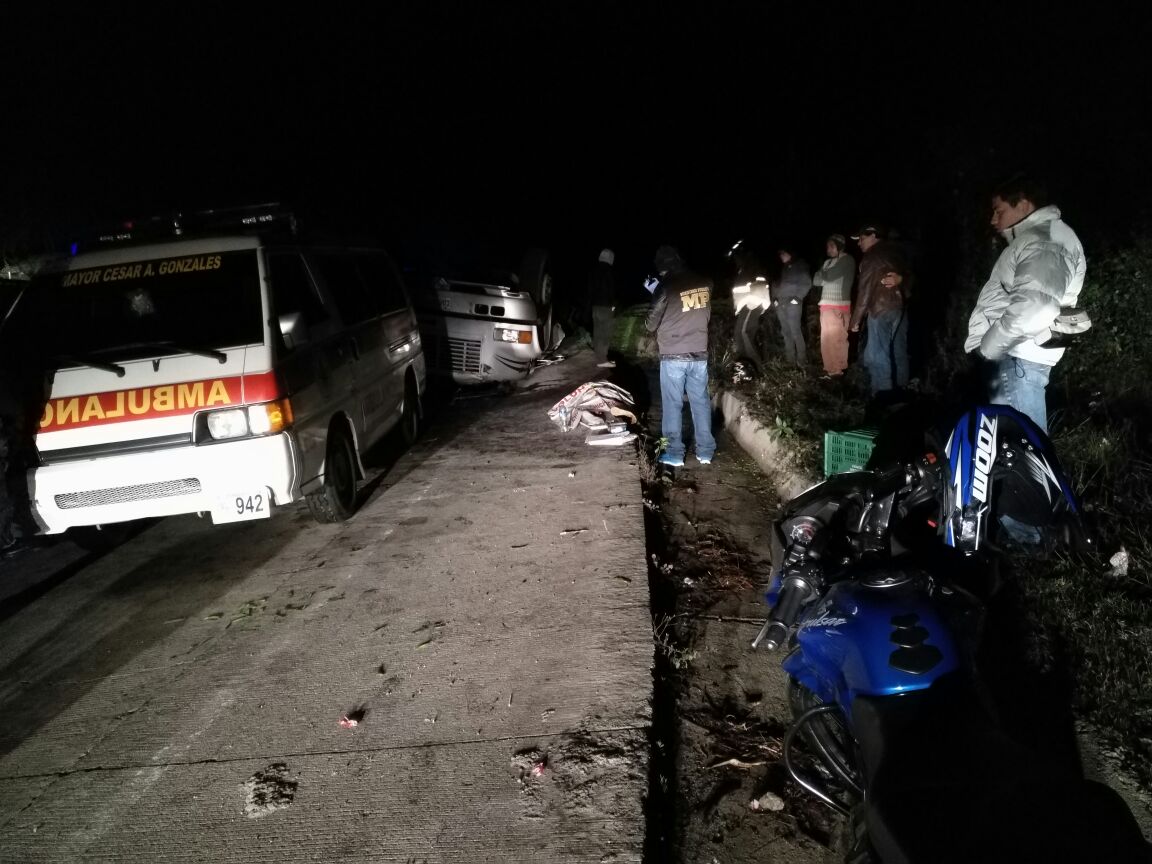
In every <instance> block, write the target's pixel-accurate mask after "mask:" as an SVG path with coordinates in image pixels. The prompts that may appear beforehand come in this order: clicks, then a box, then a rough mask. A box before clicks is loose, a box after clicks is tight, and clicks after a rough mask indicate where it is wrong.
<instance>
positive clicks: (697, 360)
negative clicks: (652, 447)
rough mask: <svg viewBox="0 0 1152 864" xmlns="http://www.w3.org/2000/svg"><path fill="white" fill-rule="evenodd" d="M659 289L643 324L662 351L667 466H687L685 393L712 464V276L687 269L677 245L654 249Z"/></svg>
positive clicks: (700, 457)
mask: <svg viewBox="0 0 1152 864" xmlns="http://www.w3.org/2000/svg"><path fill="white" fill-rule="evenodd" d="M655 266H656V270H657V272H658V273H659V274H660V282H659V287H657V288H656V293H655V295H654V297H653V300H652V308H651V309H650V310H649V311H648V318H647V321H646V322H645V324H646V326H647V328H648V332H649V333H655V334H656V343H657V345H658V346H659V349H660V405H661V411H660V413H661V433H662V434H663V436H664V438H665V440H666V442H667V444H666V446H665V448H664V452H663V453H662V454H660V462H661V464H663V465H671V466H673V467H677V468H678V467H680V466H682V465H683V464H684V434H683V425H684V397H685V395H687V397H688V406H689V408H690V409H691V412H692V431H693V433H694V434H695V437H696V459H697V461H698V462H699V463H700V464H701V465H709V464H711V462H712V456H713V455H714V454H715V452H716V439H715V438H714V437H713V436H712V401H711V400H710V399H709V398H708V322H709V321H710V320H711V318H712V280H711V279H707V278H705V277H703V276H700V275H698V274H696V273H693V272H692V271H691V270H689V269H688V268H687V267H686V266H685V264H684V260H683V259H682V258H681V257H680V253H679V252H678V251H677V250H676V248H675V247H674V246H661V247H660V248H659V249H657V250H656V257H655Z"/></svg>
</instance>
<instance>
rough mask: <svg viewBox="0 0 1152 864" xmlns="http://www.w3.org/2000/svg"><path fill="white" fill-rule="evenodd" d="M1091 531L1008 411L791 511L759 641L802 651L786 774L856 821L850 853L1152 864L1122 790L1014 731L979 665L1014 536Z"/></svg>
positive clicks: (793, 665)
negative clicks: (990, 608) (1077, 770)
mask: <svg viewBox="0 0 1152 864" xmlns="http://www.w3.org/2000/svg"><path fill="white" fill-rule="evenodd" d="M1082 537H1083V531H1082V529H1081V525H1080V519H1079V505H1078V503H1077V500H1076V498H1075V496H1074V494H1073V492H1072V488H1071V485H1070V484H1069V482H1068V480H1067V478H1066V476H1065V474H1064V472H1063V470H1062V469H1061V467H1060V464H1059V461H1058V460H1057V459H1056V455H1055V452H1054V450H1053V447H1052V444H1051V442H1050V441H1049V440H1048V438H1047V436H1046V435H1044V433H1043V432H1041V431H1040V430H1039V429H1038V428H1037V427H1036V426H1035V425H1034V424H1033V423H1032V422H1031V421H1029V420H1028V418H1026V417H1024V416H1023V415H1021V414H1019V413H1017V412H1016V411H1014V410H1013V409H1011V408H1008V407H1006V406H999V405H995V406H981V407H977V408H975V409H973V410H971V411H969V412H967V413H965V414H964V415H963V416H962V417H961V418H960V419H959V420H958V421H957V422H956V423H955V425H954V426H953V427H952V428H951V431H950V434H949V435H948V437H947V440H946V443H944V444H943V445H942V446H940V447H931V448H927V452H923V454H922V455H921V456H919V457H918V458H916V459H914V460H912V461H908V462H901V463H898V464H893V465H889V466H886V467H884V468H879V469H876V470H868V471H860V472H852V473H845V474H838V475H833V476H832V477H830V478H828V479H827V480H826V481H824V482H823V483H820V484H818V485H817V486H815V487H813V488H811V489H809V490H808V491H806V492H804V493H802V494H801V495H799V496H797V497H796V498H794V499H792V500H791V501H790V502H789V503H788V504H787V505H785V508H784V510H783V513H782V515H781V517H780V518H779V520H778V521H777V522H776V523H775V525H774V538H773V540H774V549H773V552H774V554H773V580H772V583H771V585H770V588H769V590H768V593H767V602H768V605H769V607H770V608H771V612H770V615H769V617H768V620H767V622H766V623H765V625H764V627H763V628H762V629H761V631H760V633H759V634H758V635H757V637H756V639H755V640H754V641H753V643H752V647H753V648H757V647H759V646H760V645H763V646H765V647H766V648H768V649H770V650H776V649H778V648H781V647H786V648H787V649H788V650H787V653H786V655H785V657H784V660H783V668H784V670H785V671H786V672H787V674H788V687H789V701H790V704H791V707H792V712H793V722H792V725H791V727H790V729H789V731H788V733H787V735H786V737H785V740H784V747H783V756H784V763H785V765H786V767H787V769H788V771H789V773H790V774H791V775H792V777H793V778H794V779H795V780H796V782H797V783H798V784H800V785H801V786H802V787H803V788H804V789H806V790H807V791H808V792H810V793H811V794H812V795H814V796H816V797H817V798H818V799H820V800H821V801H823V802H824V803H825V804H827V805H828V806H829V807H831V808H833V809H834V810H836V811H837V812H839V813H841V814H842V815H843V816H844V817H846V825H847V827H848V831H847V832H846V833H847V841H846V842H845V844H844V846H845V849H844V851H845V860H847V861H850V862H853V864H865V862H883V864H929V862H930V864H949V862H957V864H959V862H994V861H995V862H1000V861H1003V862H1008V861H1011V862H1024V861H1037V862H1039V861H1043V862H1055V861H1082V860H1084V859H1085V857H1086V856H1087V855H1092V856H1094V857H1098V858H1099V859H1100V860H1104V861H1109V862H1111V861H1117V862H1118V861H1123V862H1137V861H1149V860H1152V856H1150V855H1149V847H1148V845H1147V844H1146V842H1145V841H1144V838H1143V836H1142V834H1141V832H1140V829H1139V826H1138V825H1137V824H1136V822H1135V820H1134V818H1133V817H1132V814H1131V813H1130V811H1129V810H1128V808H1127V806H1126V805H1125V803H1124V801H1123V800H1122V799H1121V798H1120V797H1119V796H1118V795H1117V794H1116V793H1115V792H1113V791H1112V790H1111V789H1110V788H1108V787H1107V786H1105V785H1103V784H1098V783H1093V782H1090V781H1087V780H1085V779H1083V778H1082V777H1081V776H1079V775H1078V774H1069V773H1067V771H1066V770H1065V769H1063V768H1058V767H1056V766H1055V765H1053V764H1052V763H1051V761H1050V760H1045V759H1043V758H1041V757H1040V756H1039V754H1037V753H1034V752H1032V751H1031V750H1030V749H1029V748H1028V747H1026V746H1024V745H1023V744H1021V743H1020V742H1018V741H1016V740H1014V739H1013V738H1012V737H1010V736H1009V735H1008V733H1007V732H1006V731H1005V730H1004V729H1003V728H1002V726H1001V725H1000V724H999V723H998V721H997V718H996V712H995V710H994V708H993V707H992V705H991V700H990V699H989V698H988V695H987V692H986V690H985V688H984V686H983V684H982V682H981V679H980V676H979V674H978V673H977V671H976V662H975V656H976V648H977V646H978V645H979V643H980V637H981V628H982V624H983V614H982V613H983V610H984V606H985V603H986V601H987V599H988V597H989V596H990V595H991V594H992V593H993V592H994V591H995V586H996V584H997V583H998V580H999V571H998V567H997V564H998V560H999V554H998V553H999V551H1000V550H999V548H998V545H997V544H998V543H999V542H1000V540H1001V538H1005V539H1006V541H1007V540H1015V541H1016V542H1023V543H1029V544H1039V545H1043V544H1047V545H1053V544H1074V543H1075V542H1076V541H1077V540H1078V539H1079V538H1082Z"/></svg>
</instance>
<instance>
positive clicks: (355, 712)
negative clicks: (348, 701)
mask: <svg viewBox="0 0 1152 864" xmlns="http://www.w3.org/2000/svg"><path fill="white" fill-rule="evenodd" d="M367 713H368V708H367V707H366V706H364V705H358V706H357V707H355V708H353V709H352V710H351V711H349V712H348V713H347V714H344V715H343V716H341V718H340V726H341V727H342V728H344V729H355V728H356V727H357V726H359V725H360V724H361V722H363V720H364V715H365V714H367Z"/></svg>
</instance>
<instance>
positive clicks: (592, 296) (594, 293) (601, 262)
mask: <svg viewBox="0 0 1152 864" xmlns="http://www.w3.org/2000/svg"><path fill="white" fill-rule="evenodd" d="M615 263H616V253H615V252H613V251H612V250H611V249H601V250H600V257H599V258H598V259H597V261H596V264H595V265H593V267H592V272H591V273H590V274H589V276H588V301H589V303H590V304H591V306H592V349H593V350H594V351H595V352H596V359H597V360H598V361H600V362H599V363H597V364H596V365H597V366H600V367H602V368H606V369H611V368H612V367H614V366H615V365H616V364H615V363H614V362H613V361H611V360H609V359H608V347H609V346H610V345H611V344H612V328H613V325H614V315H615V312H616V274H615V273H614V272H613V270H612V265H613V264H615Z"/></svg>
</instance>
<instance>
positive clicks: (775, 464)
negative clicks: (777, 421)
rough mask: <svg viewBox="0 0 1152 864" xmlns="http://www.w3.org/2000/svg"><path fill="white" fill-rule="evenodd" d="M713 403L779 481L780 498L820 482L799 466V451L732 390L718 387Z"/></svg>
mask: <svg viewBox="0 0 1152 864" xmlns="http://www.w3.org/2000/svg"><path fill="white" fill-rule="evenodd" d="M712 405H713V407H714V408H718V409H719V410H720V414H721V415H722V416H723V418H724V428H725V429H727V430H728V434H729V435H731V436H732V437H733V438H734V439H735V440H736V443H737V444H739V445H740V446H741V447H742V448H743V449H744V452H746V453H747V454H748V455H749V456H751V457H752V458H753V459H754V460H756V464H757V465H759V466H760V470H761V471H763V472H764V474H765V475H766V476H767V477H768V478H769V479H770V480H772V481H773V482H774V483H775V484H776V486H777V488H778V489H779V490H780V500H781V501H787V500H789V499H790V498H793V497H794V496H796V495H798V494H800V493H801V492H803V491H804V490H805V489H807V488H809V487H810V486H812V485H814V484H815V483H816V482H817V480H818V478H816V477H813V476H812V475H811V474H809V473H808V472H806V471H804V470H803V469H801V468H800V467H799V466H798V465H797V462H798V459H797V456H796V453H795V452H794V451H793V450H792V449H791V448H790V447H789V446H788V442H787V441H786V440H785V439H784V438H782V437H781V436H780V435H779V434H777V433H776V432H774V431H773V430H771V429H769V428H768V427H767V426H765V425H764V424H763V423H761V422H760V421H759V420H757V419H755V418H754V417H753V416H752V414H751V412H750V411H749V410H748V406H747V405H746V404H745V403H744V400H743V399H742V398H741V397H740V396H738V395H737V394H735V393H733V392H732V391H731V390H718V391H717V392H716V393H715V394H714V395H713V397H712Z"/></svg>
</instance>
